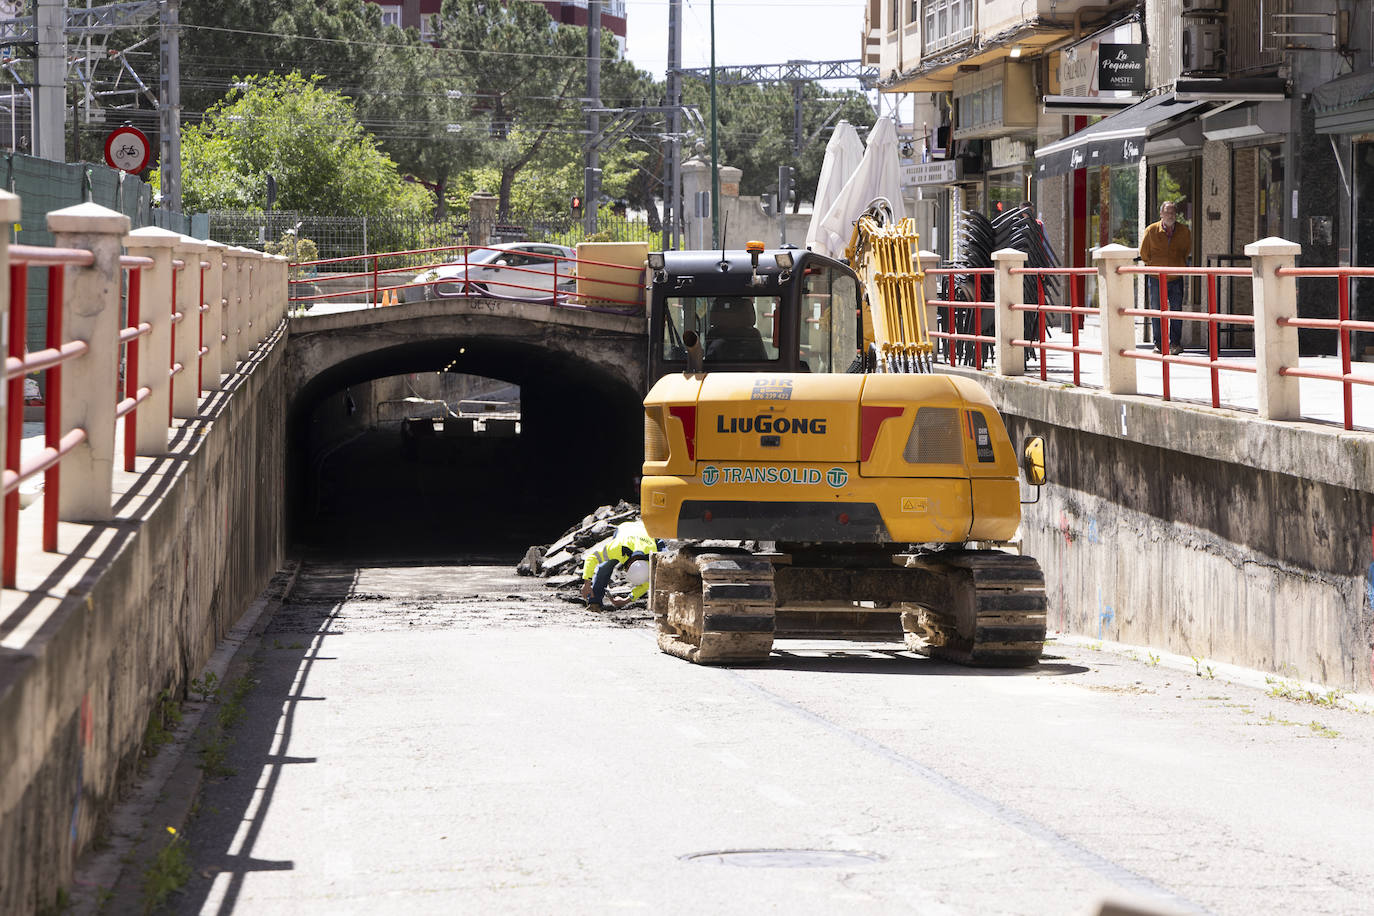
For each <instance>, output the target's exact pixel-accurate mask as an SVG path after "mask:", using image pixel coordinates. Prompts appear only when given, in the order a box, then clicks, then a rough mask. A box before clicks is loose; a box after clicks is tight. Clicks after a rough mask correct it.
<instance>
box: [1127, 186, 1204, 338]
mask: <svg viewBox="0 0 1374 916" xmlns="http://www.w3.org/2000/svg"><path fill="white" fill-rule="evenodd" d="M1140 260H1142V261H1144V262H1145V263H1146V264H1147V265H1148V266H1150V267H1187V266H1188V265H1189V264H1190V263H1191V262H1192V260H1193V233H1192V232H1191V231H1190V230H1189V229H1188V227H1187V226H1185V225H1183V224H1181V223H1180V222H1178V205H1177V204H1175V203H1174V202H1173V201H1172V200H1166V201H1164V203H1162V204H1160V205H1159V222H1157V223H1150V225H1148V226H1146V227H1145V234H1144V236H1142V237H1141V239H1140ZM1183 279H1184V278H1183V277H1170V278H1169V311H1171V312H1176V311H1179V310H1180V309H1182V308H1183ZM1145 288H1146V290H1147V293H1148V296H1149V303H1150V308H1152V309H1157V308H1159V274H1155V273H1152V274H1149V275H1148V276H1147V277H1146V278H1145ZM1168 324H1169V352H1170V353H1177V352H1178V351H1179V350H1181V349H1183V322H1181V321H1170V322H1169V323H1168ZM1150 327H1151V328H1153V330H1154V335H1153V337H1152V340H1153V341H1154V351H1155V352H1156V353H1158V352H1160V350H1159V346H1160V341H1161V340H1162V339H1163V338H1162V337H1161V336H1160V333H1159V319H1158V318H1151V319H1150Z"/></svg>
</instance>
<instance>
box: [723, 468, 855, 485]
mask: <svg viewBox="0 0 1374 916" xmlns="http://www.w3.org/2000/svg"><path fill="white" fill-rule="evenodd" d="M822 480H824V481H825V482H826V483H828V484H830V486H832V487H834V488H835V489H837V490H838V489H839V488H840V487H843V486H844V485H845V484H846V483H848V482H849V472H848V471H846V470H845V469H844V468H831V469H830V470H828V471H821V469H820V468H793V467H774V466H772V465H752V466H750V465H746V466H744V467H716V466H715V465H713V464H708V465H706V466H705V467H703V468H702V469H701V482H702V483H703V484H705V485H706V486H708V487H714V486H715V485H716V484H718V483H722V484H728V483H795V484H802V485H805V486H816V485H817V484H819V483H821V481H822Z"/></svg>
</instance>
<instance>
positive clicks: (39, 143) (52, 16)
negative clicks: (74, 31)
mask: <svg viewBox="0 0 1374 916" xmlns="http://www.w3.org/2000/svg"><path fill="white" fill-rule="evenodd" d="M35 12H36V14H37V15H36V17H35V25H36V26H37V38H38V69H37V73H36V77H37V78H36V79H35V81H34V82H35V84H36V85H35V86H34V92H33V101H34V105H33V127H32V131H33V136H34V145H33V153H34V155H35V156H37V157H38V158H40V159H50V160H52V161H53V162H66V161H67V144H66V137H65V131H64V130H63V127H64V126H65V125H66V121H67V118H66V109H67V83H66V80H67V36H66V34H65V32H64V29H65V27H66V25H67V8H66V4H65V2H64V0H38V6H37V8H36V10H35Z"/></svg>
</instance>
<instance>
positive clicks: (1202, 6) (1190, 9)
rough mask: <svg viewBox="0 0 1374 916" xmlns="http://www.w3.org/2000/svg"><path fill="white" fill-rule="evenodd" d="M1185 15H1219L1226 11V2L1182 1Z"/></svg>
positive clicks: (1221, 0)
mask: <svg viewBox="0 0 1374 916" xmlns="http://www.w3.org/2000/svg"><path fill="white" fill-rule="evenodd" d="M1180 5H1181V6H1182V7H1183V12H1185V13H1219V12H1221V11H1222V10H1224V9H1226V0H1180Z"/></svg>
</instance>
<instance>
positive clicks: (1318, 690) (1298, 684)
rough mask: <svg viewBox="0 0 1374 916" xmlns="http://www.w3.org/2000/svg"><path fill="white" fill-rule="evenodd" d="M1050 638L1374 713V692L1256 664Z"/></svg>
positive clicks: (1098, 641)
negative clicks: (1244, 665)
mask: <svg viewBox="0 0 1374 916" xmlns="http://www.w3.org/2000/svg"><path fill="white" fill-rule="evenodd" d="M1050 639H1051V640H1052V641H1053V642H1057V643H1060V644H1061V645H1065V646H1073V647H1075V648H1078V649H1098V650H1101V651H1103V652H1110V653H1112V654H1113V655H1121V656H1126V657H1128V658H1134V659H1135V660H1136V661H1141V662H1147V663H1148V664H1157V665H1159V666H1160V667H1161V668H1168V669H1170V670H1171V671H1182V672H1184V673H1185V674H1191V675H1195V676H1200V675H1199V672H1201V671H1206V672H1208V675H1207V677H1208V679H1209V680H1217V681H1221V682H1222V683H1225V684H1234V685H1236V686H1238V687H1249V688H1252V689H1254V690H1260V691H1264V692H1266V693H1268V692H1272V691H1274V690H1275V689H1278V690H1281V691H1287V692H1292V693H1296V694H1300V695H1306V694H1309V693H1310V694H1312V695H1313V696H1316V697H1323V698H1325V697H1330V698H1331V702H1330V704H1329V705H1331V707H1332V708H1334V709H1348V710H1352V711H1354V712H1364V713H1374V694H1368V693H1346V692H1344V691H1341V690H1339V689H1333V688H1331V687H1328V686H1326V685H1324V684H1317V683H1315V682H1312V681H1300V680H1297V679H1296V678H1291V677H1284V676H1283V675H1278V674H1266V673H1265V672H1263V671H1256V670H1255V669H1253V668H1242V667H1241V666H1239V665H1231V664H1227V663H1226V662H1218V661H1213V660H1212V659H1208V658H1196V659H1195V658H1192V657H1191V656H1187V655H1176V654H1174V653H1172V652H1165V651H1162V650H1159V649H1152V648H1150V647H1148V646H1133V645H1131V644H1129V643H1124V642H1112V641H1111V640H1108V639H1092V638H1090V637H1087V636H1077V635H1074V634H1071V633H1051V634H1050ZM1147 660H1148V661H1147Z"/></svg>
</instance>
